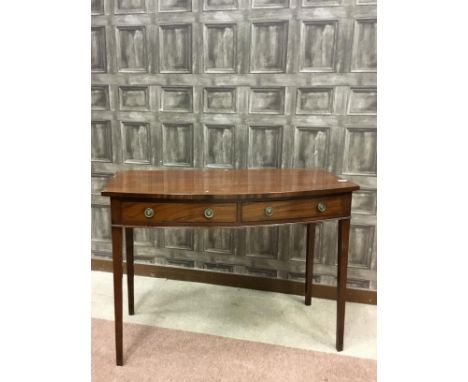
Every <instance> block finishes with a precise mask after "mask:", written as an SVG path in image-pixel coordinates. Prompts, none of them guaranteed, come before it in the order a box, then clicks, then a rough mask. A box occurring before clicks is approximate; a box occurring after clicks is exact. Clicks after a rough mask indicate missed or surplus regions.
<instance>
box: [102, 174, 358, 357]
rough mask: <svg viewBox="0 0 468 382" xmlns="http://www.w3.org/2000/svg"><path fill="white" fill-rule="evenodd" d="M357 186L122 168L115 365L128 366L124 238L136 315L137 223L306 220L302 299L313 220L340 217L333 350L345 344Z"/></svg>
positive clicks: (116, 229)
mask: <svg viewBox="0 0 468 382" xmlns="http://www.w3.org/2000/svg"><path fill="white" fill-rule="evenodd" d="M358 189H359V186H358V185H356V184H354V183H352V182H350V181H347V180H344V179H339V178H337V177H336V176H334V175H333V174H331V173H328V172H326V171H323V170H319V169H194V170H156V171H124V172H118V173H117V174H116V175H115V176H114V177H113V178H112V179H111V180H110V181H109V183H108V184H107V186H106V187H105V188H104V189H103V191H102V195H104V196H110V197H111V214H112V259H113V276H114V314H115V345H116V358H117V365H123V347H122V274H123V260H122V242H123V231H125V243H126V256H127V283H128V310H129V314H131V315H133V314H134V296H133V277H134V269H133V267H134V264H133V263H134V261H133V227H243V226H253V225H271V224H284V223H307V248H306V276H305V292H304V295H305V304H306V305H310V303H311V296H312V272H313V257H314V240H315V222H316V221H321V220H328V219H339V224H338V286H337V288H338V291H337V315H336V349H337V350H338V351H341V350H343V335H344V317H345V297H346V277H347V266H348V243H349V225H350V215H351V196H352V192H353V191H355V190H358Z"/></svg>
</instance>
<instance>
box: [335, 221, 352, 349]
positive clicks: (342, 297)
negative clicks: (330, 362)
mask: <svg viewBox="0 0 468 382" xmlns="http://www.w3.org/2000/svg"><path fill="white" fill-rule="evenodd" d="M349 223H350V219H349V218H348V219H343V220H340V221H339V223H338V288H337V289H338V290H337V298H336V350H337V351H342V350H343V337H344V322H345V304H346V282H347V273H348V247H349V225H350V224H349Z"/></svg>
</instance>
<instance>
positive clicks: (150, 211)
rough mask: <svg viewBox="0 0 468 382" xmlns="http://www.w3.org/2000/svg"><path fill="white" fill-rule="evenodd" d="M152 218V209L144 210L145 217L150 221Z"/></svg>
mask: <svg viewBox="0 0 468 382" xmlns="http://www.w3.org/2000/svg"><path fill="white" fill-rule="evenodd" d="M153 216H154V210H153V209H152V208H147V209H146V210H145V217H146V218H148V219H151V218H152V217H153Z"/></svg>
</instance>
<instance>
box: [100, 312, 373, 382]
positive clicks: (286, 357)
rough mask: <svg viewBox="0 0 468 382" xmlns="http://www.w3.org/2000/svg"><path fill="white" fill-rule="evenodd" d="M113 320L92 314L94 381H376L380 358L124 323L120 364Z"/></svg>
mask: <svg viewBox="0 0 468 382" xmlns="http://www.w3.org/2000/svg"><path fill="white" fill-rule="evenodd" d="M114 349H115V347H114V323H113V321H108V320H100V319H92V380H93V382H101V381H102V382H104V381H105V382H112V381H119V382H124V381H125V382H126V381H128V382H145V381H177V382H179V381H200V382H201V381H203V382H209V381H255V382H260V381H261V382H269V381H288V382H289V381H293V382H294V381H301V382H302V381H307V382H315V381H320V382H334V381H340V382H351V381H352V382H367V381H375V380H376V361H374V360H369V359H363V358H355V357H347V356H340V355H336V354H328V353H321V352H316V351H308V350H301V349H295V348H289V347H285V346H278V345H270V344H265V343H259V342H251V341H244V340H237V339H231V338H225V337H219V336H213V335H207V334H199V333H191V332H186V331H181V330H174V329H163V328H159V327H154V326H146V325H135V324H124V364H125V365H124V366H123V367H118V366H115V354H114Z"/></svg>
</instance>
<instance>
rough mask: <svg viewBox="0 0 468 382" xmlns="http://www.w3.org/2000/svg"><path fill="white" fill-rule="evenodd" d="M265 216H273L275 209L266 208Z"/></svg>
mask: <svg viewBox="0 0 468 382" xmlns="http://www.w3.org/2000/svg"><path fill="white" fill-rule="evenodd" d="M265 215H266V216H272V215H273V207H266V208H265Z"/></svg>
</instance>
